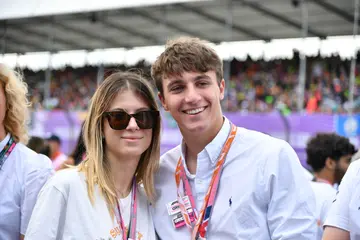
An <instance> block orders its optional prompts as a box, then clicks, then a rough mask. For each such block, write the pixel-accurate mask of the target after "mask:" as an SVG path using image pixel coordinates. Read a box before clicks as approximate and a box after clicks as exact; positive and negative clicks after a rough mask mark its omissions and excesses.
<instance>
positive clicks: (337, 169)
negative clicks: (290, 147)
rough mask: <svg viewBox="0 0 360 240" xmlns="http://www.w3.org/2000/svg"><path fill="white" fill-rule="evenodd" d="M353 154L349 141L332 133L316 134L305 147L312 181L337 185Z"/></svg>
mask: <svg viewBox="0 0 360 240" xmlns="http://www.w3.org/2000/svg"><path fill="white" fill-rule="evenodd" d="M355 153H356V150H355V147H354V145H353V144H351V143H350V141H349V139H347V138H345V137H341V136H339V135H337V134H334V133H318V134H317V135H316V136H314V137H313V138H311V139H310V141H309V142H308V144H307V146H306V155H307V164H309V165H310V166H311V168H312V169H313V171H314V179H313V181H314V182H322V183H326V184H328V185H330V186H334V185H339V184H340V182H341V179H342V178H343V177H344V175H345V172H346V170H347V169H348V167H349V164H350V162H351V158H352V156H353V155H354V154H355Z"/></svg>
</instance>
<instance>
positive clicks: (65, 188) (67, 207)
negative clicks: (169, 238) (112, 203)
mask: <svg viewBox="0 0 360 240" xmlns="http://www.w3.org/2000/svg"><path fill="white" fill-rule="evenodd" d="M137 204H138V205H137V221H136V239H134V240H155V230H154V224H153V222H152V219H151V215H150V211H149V204H148V202H147V199H146V196H145V191H144V190H143V189H142V188H141V187H139V188H138V194H137ZM119 205H120V209H121V214H122V217H123V219H124V223H125V227H126V228H127V227H128V224H129V222H130V208H131V194H129V195H128V196H127V197H126V198H124V199H121V200H120V201H119ZM25 239H26V240H39V239H41V240H42V239H44V240H58V239H59V240H60V239H64V240H65V239H66V240H68V239H69V240H70V239H74V240H75V239H76V240H82V239H84V240H88V239H89V240H90V239H91V240H108V239H113V240H114V239H117V240H120V239H122V238H121V228H120V227H119V224H118V223H117V221H116V217H115V216H114V217H113V218H111V216H110V213H109V211H108V208H107V205H106V202H105V199H104V197H103V196H102V194H101V192H100V190H99V188H98V187H97V186H96V187H95V191H94V204H91V202H90V199H89V196H88V192H87V186H86V181H85V174H84V173H83V172H78V169H77V168H71V169H65V170H60V171H58V172H57V173H56V174H55V175H54V176H53V177H52V178H51V179H50V180H49V181H48V182H47V183H46V185H45V186H44V187H43V189H42V190H41V191H40V193H39V198H38V201H37V203H36V205H35V208H34V212H33V215H32V216H31V220H30V223H29V227H28V230H27V232H26V236H25Z"/></svg>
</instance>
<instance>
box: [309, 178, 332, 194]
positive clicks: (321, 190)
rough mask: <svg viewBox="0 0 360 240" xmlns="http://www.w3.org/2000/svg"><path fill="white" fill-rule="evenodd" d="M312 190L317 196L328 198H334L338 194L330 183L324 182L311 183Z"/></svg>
mask: <svg viewBox="0 0 360 240" xmlns="http://www.w3.org/2000/svg"><path fill="white" fill-rule="evenodd" d="M310 185H311V188H312V189H313V190H314V192H315V194H317V195H320V196H323V197H327V196H334V195H335V194H336V189H335V188H333V187H332V186H331V185H330V184H328V183H322V182H314V181H311V182H310Z"/></svg>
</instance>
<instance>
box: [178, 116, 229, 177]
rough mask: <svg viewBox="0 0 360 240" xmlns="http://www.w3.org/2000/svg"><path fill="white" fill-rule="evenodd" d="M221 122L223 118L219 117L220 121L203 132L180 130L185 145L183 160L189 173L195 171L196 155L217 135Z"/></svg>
mask: <svg viewBox="0 0 360 240" xmlns="http://www.w3.org/2000/svg"><path fill="white" fill-rule="evenodd" d="M223 123H224V119H223V118H222V117H221V122H220V121H219V123H218V124H217V125H216V126H215V127H214V128H213V129H212V131H209V132H207V133H204V134H201V133H200V134H199V133H193V132H187V133H186V132H184V131H181V133H182V135H183V138H184V142H185V145H186V156H185V162H186V166H187V168H188V170H189V172H190V173H191V174H195V173H196V166H197V155H198V154H199V153H200V152H201V151H202V150H203V149H204V148H205V147H206V146H207V145H208V144H209V143H210V142H211V141H212V140H213V139H214V138H215V137H216V136H217V134H218V133H219V131H220V130H221V128H222V125H223Z"/></svg>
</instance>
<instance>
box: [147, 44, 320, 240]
mask: <svg viewBox="0 0 360 240" xmlns="http://www.w3.org/2000/svg"><path fill="white" fill-rule="evenodd" d="M152 77H153V78H154V80H155V82H156V86H157V88H158V90H159V98H160V100H161V102H162V105H163V107H164V109H165V110H166V111H169V112H170V113H171V115H172V116H173V118H174V119H175V120H176V122H177V124H178V126H179V128H180V131H181V133H182V136H183V141H182V143H181V144H180V145H179V146H178V147H176V148H174V149H172V150H170V151H169V152H167V153H165V154H164V155H163V156H162V158H161V164H160V169H159V172H158V174H157V176H156V178H155V184H156V190H157V194H158V195H157V196H158V198H157V202H156V204H155V205H154V206H153V209H152V212H153V218H154V224H155V229H156V231H157V233H158V235H159V237H160V238H161V239H205V238H206V239H210V240H216V239H222V240H226V239H244V240H245V239H257V240H269V239H282V240H285V239H297V240H302V239H309V240H310V239H311V240H312V239H314V237H315V229H316V228H315V217H314V213H315V200H314V196H313V193H312V190H311V188H310V184H309V182H308V181H306V178H305V176H304V174H303V170H302V167H301V165H300V162H299V160H298V158H297V156H296V153H295V152H294V150H293V149H292V148H291V147H290V146H289V144H287V143H286V142H284V141H282V140H279V139H275V138H272V137H270V136H268V135H265V134H262V133H259V132H255V131H250V130H247V129H244V128H241V127H236V126H234V125H232V123H231V122H230V121H229V120H228V119H227V118H225V117H224V116H223V114H222V110H221V106H220V101H221V100H222V99H223V98H224V90H225V81H224V79H223V70H222V61H221V60H220V58H219V56H218V55H217V54H216V53H215V51H214V50H213V49H212V48H210V47H209V46H208V45H207V43H206V42H203V41H201V40H199V39H196V38H180V39H177V40H174V41H171V42H169V43H168V45H167V47H166V50H165V51H164V52H163V53H162V54H161V55H160V56H159V57H158V59H157V60H156V62H155V63H154V65H153V66H152ZM265 124H266V123H265ZM179 201H180V204H179V203H178V202H179Z"/></svg>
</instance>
